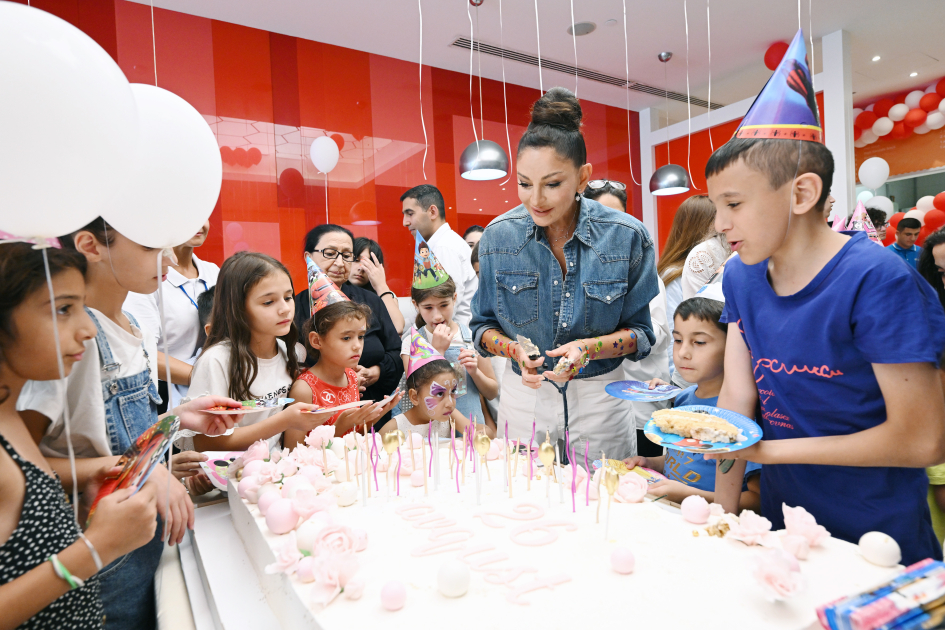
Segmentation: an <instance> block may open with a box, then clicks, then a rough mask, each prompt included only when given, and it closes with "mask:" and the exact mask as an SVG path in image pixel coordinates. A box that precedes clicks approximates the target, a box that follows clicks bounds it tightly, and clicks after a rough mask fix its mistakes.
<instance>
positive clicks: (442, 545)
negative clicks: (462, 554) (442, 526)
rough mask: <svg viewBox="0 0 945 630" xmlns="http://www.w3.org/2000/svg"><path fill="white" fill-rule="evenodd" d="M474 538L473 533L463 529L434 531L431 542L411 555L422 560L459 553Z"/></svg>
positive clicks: (424, 544)
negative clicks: (443, 554)
mask: <svg viewBox="0 0 945 630" xmlns="http://www.w3.org/2000/svg"><path fill="white" fill-rule="evenodd" d="M473 536H474V534H473V532H471V531H470V530H468V529H461V528H455V529H447V530H444V531H434V532H432V533H431V534H430V538H429V542H425V543H423V544H422V545H420V546H419V547H417V548H416V549H414V550H413V551H411V552H410V555H411V556H413V557H415V558H420V557H423V556H432V555H435V554H438V553H445V552H447V551H459V550H460V549H462V548H463V546H464V544H465V543H466V541H467V540H469V539H470V538H472V537H473Z"/></svg>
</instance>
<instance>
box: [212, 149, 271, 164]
mask: <svg viewBox="0 0 945 630" xmlns="http://www.w3.org/2000/svg"><path fill="white" fill-rule="evenodd" d="M220 157H221V158H222V159H223V163H224V164H226V165H227V166H242V167H244V168H249V167H250V166H256V165H257V164H259V163H260V162H262V151H260V150H259V149H257V148H256V147H250V148H249V149H244V148H242V147H239V148H236V149H233V148H231V147H220Z"/></svg>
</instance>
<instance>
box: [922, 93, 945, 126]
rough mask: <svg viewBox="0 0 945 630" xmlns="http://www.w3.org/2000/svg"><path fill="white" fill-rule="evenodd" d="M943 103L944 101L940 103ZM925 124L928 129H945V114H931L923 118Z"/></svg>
mask: <svg viewBox="0 0 945 630" xmlns="http://www.w3.org/2000/svg"><path fill="white" fill-rule="evenodd" d="M942 102H943V103H945V100H943V101H942ZM925 124H926V125H928V127H929V129H941V128H942V127H945V113H942V112H940V111H938V112H932V113H931V114H929V115H928V116H926V118H925Z"/></svg>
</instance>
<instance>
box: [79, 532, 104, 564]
mask: <svg viewBox="0 0 945 630" xmlns="http://www.w3.org/2000/svg"><path fill="white" fill-rule="evenodd" d="M79 538H81V539H82V542H84V543H85V546H86V547H88V548H89V553H90V554H92V560H93V561H94V562H95V568H96V570H98V571H101V570H102V567H103V566H105V565H104V564H102V558H101V556H99V555H98V551H96V550H95V545H93V544H92V541H91V540H89V539H88V538H86V536H85V534H82V533H80V534H79Z"/></svg>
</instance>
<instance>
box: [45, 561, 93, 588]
mask: <svg viewBox="0 0 945 630" xmlns="http://www.w3.org/2000/svg"><path fill="white" fill-rule="evenodd" d="M49 562H50V563H52V566H53V571H55V572H56V575H58V576H59V579H61V580H65V582H66V584H68V585H69V588H70V589H72V590H73V591H74V590H76V589H77V588H82V587H83V586H85V580H83V579H81V578H77V577H76V576H74V575H72V574H71V573H69V569H67V568H66V567H64V566H63V564H62V563H61V562H59V556H57V555H56V554H53V555H51V556H49Z"/></svg>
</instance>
